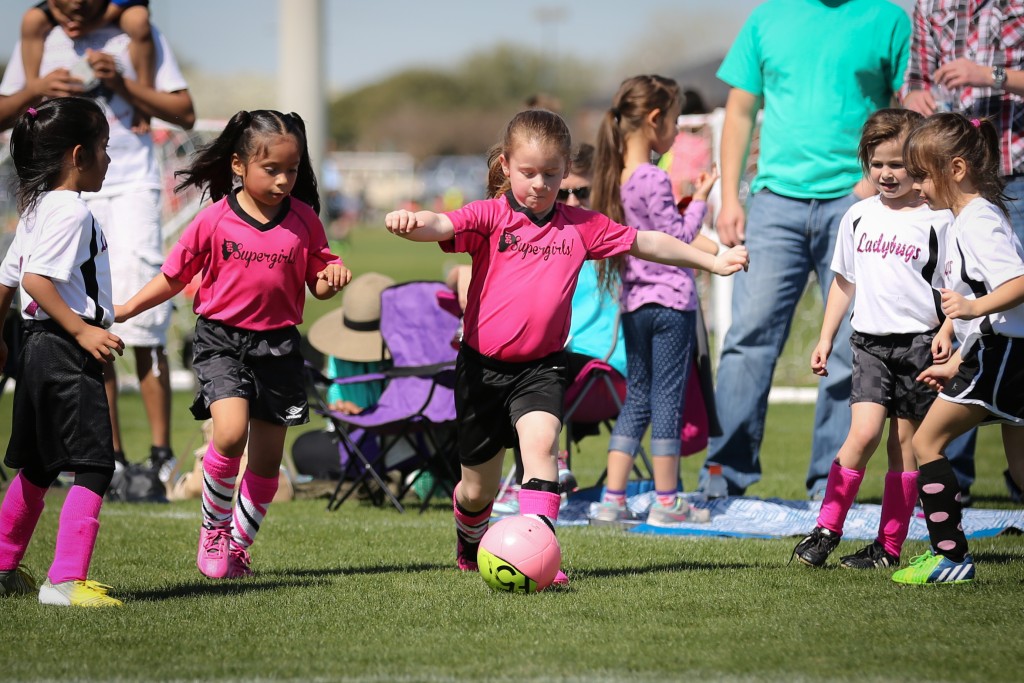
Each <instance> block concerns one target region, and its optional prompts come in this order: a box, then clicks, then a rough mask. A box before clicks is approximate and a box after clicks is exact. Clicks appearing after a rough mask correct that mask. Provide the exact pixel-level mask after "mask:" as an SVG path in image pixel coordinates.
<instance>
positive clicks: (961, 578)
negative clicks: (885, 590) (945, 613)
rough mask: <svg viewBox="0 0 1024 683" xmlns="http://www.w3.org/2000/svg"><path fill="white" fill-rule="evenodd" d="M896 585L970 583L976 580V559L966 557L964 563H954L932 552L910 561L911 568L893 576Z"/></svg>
mask: <svg viewBox="0 0 1024 683" xmlns="http://www.w3.org/2000/svg"><path fill="white" fill-rule="evenodd" d="M892 580H893V581H895V582H896V583H906V584H917V585H924V584H929V583H970V582H971V581H973V580H974V558H973V557H971V556H970V554H967V555H964V559H963V561H962V562H954V561H953V560H951V559H949V558H948V557H946V556H944V555H936V554H935V553H933V552H932V551H931V550H927V551H925V553H924V555H918V556H917V557H915V558H913V559H912V560H910V566H909V567H907V568H905V569H900V570H899V571H897V572H895V573H894V574H893V575H892Z"/></svg>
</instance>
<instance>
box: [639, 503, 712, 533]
mask: <svg viewBox="0 0 1024 683" xmlns="http://www.w3.org/2000/svg"><path fill="white" fill-rule="evenodd" d="M710 521H711V511H710V510H705V509H703V508H698V507H694V506H692V505H690V504H689V503H687V502H686V501H685V500H684V499H682V498H680V497H678V496H676V502H675V504H674V505H672V507H665V506H663V505H661V504H659V503H658V501H654V504H653V505H651V511H650V512H649V513H647V523H648V524H650V525H651V526H675V525H676V524H681V523H684V522H685V523H689V524H707V523H708V522H710Z"/></svg>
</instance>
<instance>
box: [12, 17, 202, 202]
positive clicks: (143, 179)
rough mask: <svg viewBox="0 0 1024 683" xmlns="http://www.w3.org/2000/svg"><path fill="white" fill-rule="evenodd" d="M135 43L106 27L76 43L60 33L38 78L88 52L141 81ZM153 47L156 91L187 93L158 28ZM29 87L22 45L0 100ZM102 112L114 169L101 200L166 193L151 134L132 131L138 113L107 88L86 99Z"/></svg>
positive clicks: (53, 36)
mask: <svg viewBox="0 0 1024 683" xmlns="http://www.w3.org/2000/svg"><path fill="white" fill-rule="evenodd" d="M129 42H130V38H129V37H128V35H127V34H126V33H124V32H123V31H122V30H121V29H119V28H117V27H116V26H104V27H102V28H98V29H96V30H95V31H91V32H90V33H88V34H87V35H85V36H83V37H81V38H78V39H75V40H72V39H71V38H69V37H68V35H67V34H66V33H64V31H63V29H61V28H55V29H53V30H52V31H50V33H49V35H48V36H47V37H46V43H45V45H44V48H43V61H42V65H41V66H40V69H39V73H40V74H42V75H46V74H48V73H50V72H51V71H53V70H54V69H60V68H64V69H70V68H71V67H72V66H73V65H74V64H75V62H77V61H78V60H80V59H82V57H83V55H85V51H86V50H89V49H91V50H97V51H100V52H106V53H109V54H110V55H112V56H113V57H114V61H115V62H117V68H118V69H120V71H121V73H123V74H124V75H125V77H127V78H130V79H132V80H134V79H135V78H136V74H135V67H134V66H132V61H131V57H129V55H128V44H129ZM153 42H154V44H155V46H156V77H155V80H154V83H155V87H156V89H157V90H159V91H161V92H177V91H179V90H185V89H186V88H187V87H188V85H187V83H186V82H185V77H184V76H182V74H181V70H180V69H179V68H178V62H177V61H176V60H175V59H174V54H173V53H172V52H171V49H170V45H168V43H167V40H166V39H165V38H164V37H163V36H162V35H161V34H160V32H159V31H157V29H156V27H153ZM24 87H25V68H24V66H23V65H22V61H21V42H20V41H19V42H18V43H17V44H16V45H15V46H14V51H13V52H12V53H11V61H10V62H8V64H7V70H6V71H5V72H4V77H3V80H2V81H0V95H12V94H14V93H16V92H19V91H20V90H22V89H23V88H24ZM86 95H87V96H88V97H90V98H91V99H93V100H94V101H95V102H96V104H98V105H99V106H100V108H101V109H103V112H104V113H105V114H106V115H107V122H108V123H109V124H110V144H109V145H108V147H107V153H108V154H109V155H110V168H108V169H107V176H106V179H105V180H104V181H103V189H102V190H101V191H100V192H98V193H96V194H98V195H100V196H102V195H108V194H119V193H121V192H124V191H126V190H159V189H161V187H162V185H161V181H160V170H159V168H158V167H157V160H156V155H155V153H154V151H153V140H152V138H151V137H150V136H149V134H148V133H147V134H143V135H138V134H136V133H133V132H132V130H131V126H132V114H133V113H134V109H133V108H132V106H131V105H130V104H128V102H127V101H125V100H124V99H123V98H122V97H120V96H118V95H114V94H113V93H112V92H110V91H109V90H106V89H105V88H103V87H102V86H100V87H97V88H95V89H93V90H92V91H91V92H89V93H87V94H86Z"/></svg>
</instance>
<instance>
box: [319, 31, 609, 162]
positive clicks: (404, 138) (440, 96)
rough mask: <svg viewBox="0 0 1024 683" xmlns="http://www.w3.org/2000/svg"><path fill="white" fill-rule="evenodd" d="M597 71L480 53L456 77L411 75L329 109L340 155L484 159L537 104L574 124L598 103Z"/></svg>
mask: <svg viewBox="0 0 1024 683" xmlns="http://www.w3.org/2000/svg"><path fill="white" fill-rule="evenodd" d="M597 80H598V79H597V73H596V70H595V69H594V68H593V67H591V66H588V65H587V64H585V63H584V62H582V61H579V60H576V59H572V58H563V59H560V60H557V61H554V60H551V59H550V58H548V57H546V56H544V55H541V54H539V53H536V52H533V51H530V50H527V49H524V48H522V47H521V46H513V45H501V46H498V47H495V48H492V49H490V50H487V51H484V52H480V53H476V54H473V55H471V56H470V57H469V58H467V59H465V60H464V61H462V62H461V63H460V64H459V65H457V66H456V67H454V68H453V69H451V70H437V69H410V70H407V71H402V72H400V73H397V74H395V75H394V76H392V77H390V78H387V79H385V80H382V81H378V82H377V83H373V84H371V85H367V86H365V87H363V88H360V89H358V90H354V91H352V92H348V93H345V94H344V95H342V96H340V97H338V98H336V99H335V100H333V101H332V102H331V104H330V111H329V121H330V136H331V139H332V140H333V142H334V143H335V144H336V145H337V147H338V148H339V149H351V150H367V151H391V150H402V151H405V152H408V153H409V154H412V155H413V156H414V157H416V159H417V160H421V159H423V158H425V157H428V156H431V155H435V154H480V153H483V152H485V151H486V150H487V149H488V148H489V147H490V146H491V145H492V144H494V143H495V142H497V140H498V138H499V136H500V135H501V132H502V130H503V129H504V126H505V124H506V123H508V120H509V119H510V118H511V117H512V116H513V115H514V114H515V113H516V112H517V111H519V110H520V109H522V108H523V107H524V106H525V105H524V103H525V102H526V101H527V100H528V99H529V98H531V97H536V96H538V95H541V94H543V95H545V96H549V97H553V98H555V99H556V100H557V102H558V105H559V109H560V113H561V114H562V115H563V116H565V117H566V119H567V120H568V121H570V124H571V121H572V117H573V115H574V114H575V112H576V111H578V110H579V109H580V108H581V106H582V105H584V104H585V103H586V100H587V99H588V98H590V97H593V96H594V94H595V91H596V85H595V84H596V83H597Z"/></svg>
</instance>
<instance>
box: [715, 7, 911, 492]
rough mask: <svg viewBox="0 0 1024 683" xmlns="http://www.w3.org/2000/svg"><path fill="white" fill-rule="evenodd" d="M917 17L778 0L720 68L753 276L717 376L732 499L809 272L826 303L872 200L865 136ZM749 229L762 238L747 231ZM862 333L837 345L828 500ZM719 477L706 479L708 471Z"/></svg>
mask: <svg viewBox="0 0 1024 683" xmlns="http://www.w3.org/2000/svg"><path fill="white" fill-rule="evenodd" d="M909 39H910V21H909V18H908V17H907V14H906V12H905V11H904V10H903V9H901V8H900V7H897V6H896V5H894V4H892V3H890V2H888V1H887V0H846V1H845V2H837V1H835V0H831V1H827V2H826V1H825V0H820V1H819V0H815V1H811V2H808V0H768V2H765V3H764V4H762V5H760V6H758V7H757V8H756V9H755V10H754V11H753V12H752V13H751V15H750V17H749V18H748V19H747V21H746V23H745V24H744V26H743V28H742V29H741V30H740V33H739V35H738V36H737V38H736V41H735V42H734V44H733V46H732V47H731V48H730V50H729V53H728V54H727V55H726V57H725V60H724V61H723V62H722V66H721V67H720V68H719V70H718V77H719V78H721V79H722V80H723V81H725V82H726V83H728V84H729V85H730V86H732V90H731V91H730V93H729V97H728V101H727V104H726V113H725V124H724V130H723V134H722V151H721V163H722V209H721V213H720V214H719V217H718V221H717V228H718V235H719V238H720V239H721V241H722V242H723V243H724V244H725V245H727V246H732V245H735V244H740V243H743V242H745V243H746V245H747V248H748V249H749V250H750V254H751V259H750V263H751V266H750V270H749V271H748V272H744V273H739V274H738V276H737V278H736V283H735V291H734V294H733V302H732V326H731V327H730V328H729V332H728V334H727V335H726V338H725V345H724V348H723V351H722V358H721V363H720V365H719V368H718V382H717V386H718V389H717V395H716V403H717V406H718V416H719V420H720V422H721V426H722V430H723V434H722V436H720V437H715V438H713V439H711V441H710V447H709V452H708V458H707V460H706V462H705V469H706V467H707V464H709V463H718V464H721V465H722V470H723V473H724V474H725V477H726V479H727V481H728V485H729V493H730V494H731V495H736V494H742V493H743V492H745V490H746V489H747V487H748V486H750V485H752V484H754V483H755V482H757V481H758V480H759V479H760V478H761V462H760V457H759V456H760V453H759V451H760V447H761V439H762V437H763V435H764V420H765V413H766V410H767V404H768V391H769V389H770V388H771V380H772V374H773V373H774V370H775V364H776V361H777V359H778V357H779V353H780V352H781V351H782V347H783V345H784V343H785V341H786V337H787V336H788V334H789V328H790V323H791V322H792V318H793V313H794V311H795V309H796V305H797V303H798V302H799V300H800V296H801V295H802V293H803V290H804V286H805V285H806V283H807V278H808V276H809V274H810V273H811V272H812V271H813V272H815V273H817V276H818V282H819V284H820V287H821V292H822V298H823V299H824V298H825V296H826V294H827V292H828V289H829V287H830V286H831V284H832V272H831V269H830V267H829V265H830V260H831V258H832V252H833V250H834V246H835V239H836V233H837V231H838V227H839V222H840V220H841V219H842V217H843V215H844V214H845V213H846V211H847V209H849V208H850V206H852V205H853V204H854V203H855V202H856V201H857V200H858V199H860V198H863V197H866V196H868V195H869V194H871V193H872V190H871V189H870V185H869V184H868V183H867V182H864V183H863V185H862V186H860V187H858V190H859V192H854V187H855V186H857V185H858V182H860V181H863V174H862V172H861V169H860V165H859V163H858V161H857V145H858V142H859V135H860V130H861V127H862V126H863V124H864V122H865V121H866V120H867V118H868V116H869V115H870V114H871V113H872V112H874V111H875V110H877V109H880V108H883V107H886V106H888V105H889V104H890V103H891V101H892V98H893V95H894V93H895V92H896V91H897V90H898V88H899V86H900V84H901V82H902V78H903V72H904V68H905V66H906V58H907V49H908V44H909ZM762 104H763V106H764V118H763V124H762V127H761V151H760V156H759V158H758V172H757V176H756V177H755V178H754V181H753V183H752V187H751V197H750V200H749V204H748V206H747V207H744V206H743V205H742V204H741V202H740V193H739V186H740V179H741V177H742V175H743V169H744V160H745V155H746V151H747V148H748V146H749V144H750V140H751V135H752V133H753V131H754V123H755V120H756V115H757V111H758V109H759V108H760V107H761V105H762ZM748 227H749V229H748ZM849 337H850V325H849V321H844V322H843V324H842V326H841V327H840V329H839V332H838V334H837V335H836V351H835V353H834V354H833V355H832V357H831V359H830V365H829V375H828V377H824V378H822V379H821V382H820V384H819V391H818V403H817V408H816V411H815V419H814V441H813V444H812V448H811V463H810V466H809V468H808V472H807V480H806V485H807V490H808V493H809V494H810V495H811V497H820V496H821V495H822V493H823V489H824V487H825V484H826V480H827V477H828V472H829V467H830V465H831V462H832V459H833V457H834V455H835V453H836V452H838V450H839V448H840V446H841V445H842V443H843V440H844V438H845V436H846V434H847V432H848V430H849V427H850V411H849V408H848V407H847V400H848V398H849V396H850V345H849ZM702 476H706V474H704V475H702Z"/></svg>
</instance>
